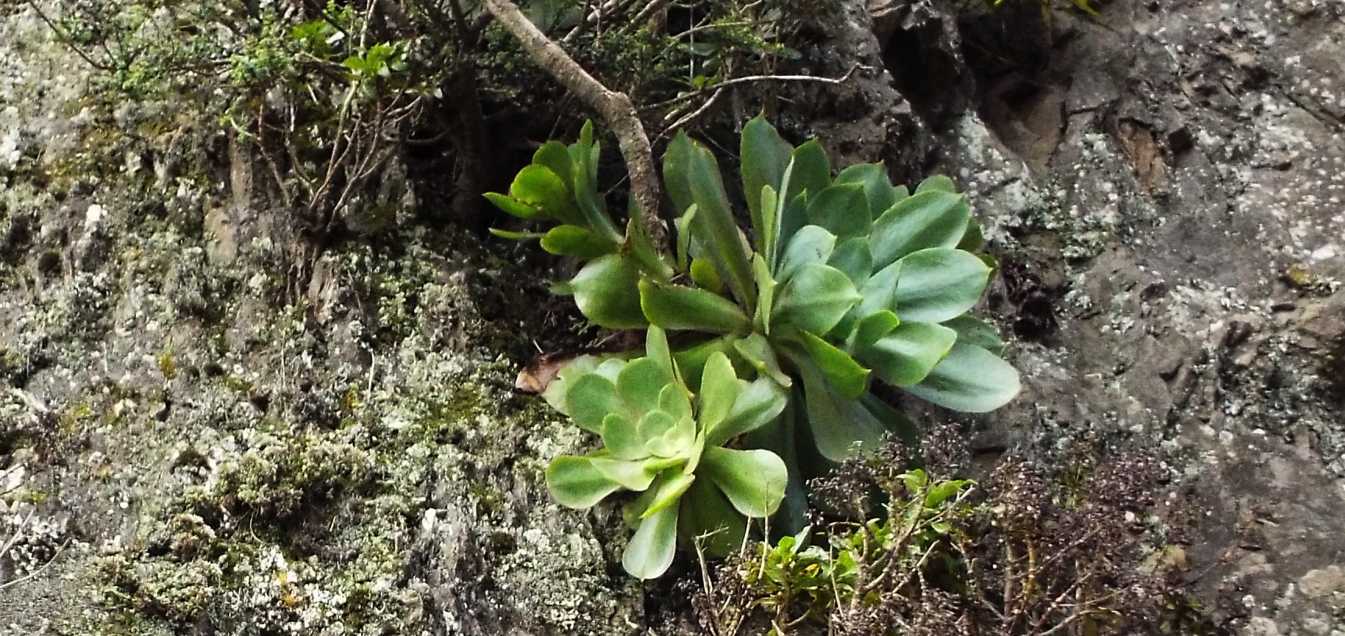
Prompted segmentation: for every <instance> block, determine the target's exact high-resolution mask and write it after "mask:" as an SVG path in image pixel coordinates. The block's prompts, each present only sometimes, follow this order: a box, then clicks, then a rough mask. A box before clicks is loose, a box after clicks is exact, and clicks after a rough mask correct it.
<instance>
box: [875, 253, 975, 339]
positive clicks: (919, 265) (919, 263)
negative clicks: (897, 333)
mask: <svg viewBox="0 0 1345 636" xmlns="http://www.w3.org/2000/svg"><path fill="white" fill-rule="evenodd" d="M989 279H990V268H989V267H987V266H986V264H985V263H984V262H982V261H981V259H979V258H976V256H975V255H974V254H972V253H970V252H964V251H962V250H956V249H951V248H937V247H936V248H931V249H927V250H920V251H918V252H915V253H912V254H910V255H908V256H906V257H905V258H902V259H901V275H900V277H898V279H897V289H896V292H895V293H894V294H893V298H892V301H893V304H894V307H893V309H894V310H895V311H896V312H897V316H898V317H900V318H901V320H902V322H943V321H945V320H952V319H953V318H956V317H958V316H961V315H962V314H964V313H966V312H967V310H969V309H971V308H972V307H973V306H975V305H976V302H977V301H979V300H980V299H981V292H983V291H985V285H986V282H987V281H988V280H989Z"/></svg>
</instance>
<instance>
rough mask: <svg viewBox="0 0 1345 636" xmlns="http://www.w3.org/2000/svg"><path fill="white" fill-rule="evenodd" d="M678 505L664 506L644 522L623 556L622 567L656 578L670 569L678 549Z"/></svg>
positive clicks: (638, 575) (640, 574)
mask: <svg viewBox="0 0 1345 636" xmlns="http://www.w3.org/2000/svg"><path fill="white" fill-rule="evenodd" d="M677 508H678V507H677V506H669V507H667V508H664V509H663V510H662V511H660V512H659V513H658V514H655V515H653V516H651V517H649V518H647V519H645V520H644V521H642V522H641V523H640V528H639V529H638V530H636V531H635V536H633V537H631V540H630V543H628V544H626V551H625V553H623V554H622V555H621V566H622V567H624V568H625V569H626V572H627V573H629V574H630V575H631V576H633V577H635V578H637V579H646V580H647V579H656V578H658V577H660V576H662V575H663V573H664V572H667V571H668V566H670V565H672V561H673V555H674V554H676V552H677Z"/></svg>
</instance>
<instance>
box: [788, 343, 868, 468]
mask: <svg viewBox="0 0 1345 636" xmlns="http://www.w3.org/2000/svg"><path fill="white" fill-rule="evenodd" d="M795 363H796V366H797V367H798V368H799V374H800V375H802V376H803V392H804V404H805V406H806V407H807V412H808V425H809V428H810V429H811V430H812V433H813V441H814V442H815V443H816V444H817V450H818V451H819V452H821V453H822V456H823V457H826V458H827V459H829V460H831V461H836V462H839V461H844V460H845V459H847V458H849V457H850V456H851V455H853V454H854V453H855V451H856V450H857V449H858V450H871V449H874V448H877V446H878V443H879V441H880V440H881V439H882V437H883V433H884V432H885V430H884V426H883V424H882V422H880V421H879V420H878V419H877V418H876V417H874V416H873V413H871V412H870V411H869V410H868V409H866V408H865V407H864V405H863V404H862V403H861V402H859V401H858V400H850V399H846V398H844V397H842V396H840V395H839V394H837V393H836V392H835V391H834V390H832V388H831V385H830V384H829V383H828V382H827V381H826V379H825V378H824V377H823V376H822V373H821V371H819V370H818V369H817V367H816V366H814V365H813V364H812V363H811V362H809V361H807V360H799V359H798V358H795Z"/></svg>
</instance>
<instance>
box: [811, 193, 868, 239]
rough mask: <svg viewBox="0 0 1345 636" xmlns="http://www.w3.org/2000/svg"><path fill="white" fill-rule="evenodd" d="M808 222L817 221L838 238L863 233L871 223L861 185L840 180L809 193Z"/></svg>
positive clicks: (864, 233)
mask: <svg viewBox="0 0 1345 636" xmlns="http://www.w3.org/2000/svg"><path fill="white" fill-rule="evenodd" d="M808 222H809V223H812V224H814V225H820V226H822V227H824V228H826V230H827V231H828V232H831V233H832V234H835V235H836V236H837V237H840V238H847V237H851V236H865V235H867V234H868V233H869V228H870V226H872V225H873V218H872V217H870V216H869V203H868V201H866V200H865V198H864V187H863V186H861V185H859V184H857V183H843V184H837V185H833V186H829V187H827V188H824V189H823V190H822V191H821V192H818V193H817V195H816V196H809V197H808Z"/></svg>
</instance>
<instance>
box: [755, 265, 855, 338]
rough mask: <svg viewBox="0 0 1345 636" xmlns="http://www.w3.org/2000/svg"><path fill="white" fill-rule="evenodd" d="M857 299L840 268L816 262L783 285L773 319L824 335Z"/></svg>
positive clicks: (806, 266)
mask: <svg viewBox="0 0 1345 636" xmlns="http://www.w3.org/2000/svg"><path fill="white" fill-rule="evenodd" d="M859 300H860V296H859V292H858V291H855V286H854V284H853V283H851V282H850V279H849V278H848V277H847V276H846V275H845V274H843V273H841V271H840V270H838V269H836V268H834V267H829V266H827V265H819V264H816V263H813V264H809V265H805V266H803V267H801V268H799V272H798V274H796V275H795V276H794V277H793V279H791V280H790V281H789V282H788V283H786V284H785V286H784V288H783V289H782V290H781V292H780V299H779V301H778V302H777V303H776V305H775V315H774V316H773V318H772V319H773V320H775V321H776V323H777V324H781V325H785V324H787V325H792V326H794V327H797V328H798V329H800V330H803V331H810V332H812V333H815V334H824V333H826V332H828V331H831V328H832V327H835V326H836V323H837V322H840V320H841V318H844V317H845V314H846V312H848V311H850V308H851V307H854V306H855V304H856V303H858V302H859Z"/></svg>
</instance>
